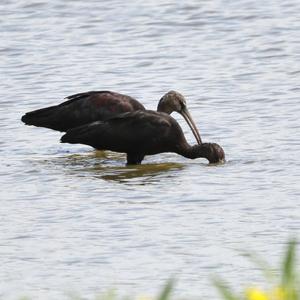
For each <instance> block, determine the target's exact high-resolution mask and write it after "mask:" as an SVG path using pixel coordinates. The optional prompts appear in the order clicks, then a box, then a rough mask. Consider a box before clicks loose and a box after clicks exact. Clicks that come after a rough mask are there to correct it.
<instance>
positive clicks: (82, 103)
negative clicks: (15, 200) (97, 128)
mask: <svg viewBox="0 0 300 300" xmlns="http://www.w3.org/2000/svg"><path fill="white" fill-rule="evenodd" d="M67 99H68V100H67V101H65V102H63V103H61V104H59V105H55V106H50V107H46V108H42V109H38V110H34V111H31V112H28V113H26V114H25V115H23V116H22V121H23V122H24V123H25V124H26V125H34V126H38V127H46V128H50V129H54V130H58V131H63V132H65V131H67V130H69V129H71V128H74V127H78V126H81V125H84V124H88V123H92V122H95V121H105V120H108V119H110V118H112V117H115V116H116V115H118V114H120V113H124V112H132V111H137V110H143V111H144V110H145V107H144V106H143V105H142V104H141V103H140V102H138V101H137V100H136V99H134V98H132V97H130V96H127V95H123V94H119V93H115V92H110V91H91V92H86V93H79V94H75V95H71V96H68V97H67ZM157 111H159V112H165V113H167V114H171V113H172V112H174V111H176V112H178V113H179V114H181V115H182V116H183V117H184V119H185V120H186V122H187V123H188V125H189V127H190V128H191V130H192V131H193V134H194V136H195V138H196V140H197V142H198V143H199V144H200V143H201V138H200V134H199V132H198V129H197V127H196V125H195V123H194V121H193V119H192V117H191V115H190V113H189V111H188V109H187V106H186V101H185V98H184V97H183V95H181V94H180V93H178V92H175V91H169V92H168V93H166V94H165V95H164V96H163V97H162V98H161V99H160V101H159V103H158V106H157Z"/></svg>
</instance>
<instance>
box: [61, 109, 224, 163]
mask: <svg viewBox="0 0 300 300" xmlns="http://www.w3.org/2000/svg"><path fill="white" fill-rule="evenodd" d="M61 142H62V143H70V144H85V145H89V146H92V147H94V148H96V149H99V150H111V151H115V152H124V153H126V154H127V164H140V163H141V162H142V160H143V159H144V157H145V156H146V155H153V154H158V153H164V152H175V153H177V154H179V155H182V156H184V157H186V158H190V159H195V158H200V157H204V158H206V159H207V160H208V161H209V162H210V163H218V162H223V161H224V160H225V154H224V151H223V149H222V148H221V146H219V145H218V144H215V143H201V144H198V145H195V146H191V145H189V144H188V142H187V141H186V139H185V137H184V134H183V131H182V129H181V127H180V125H179V124H178V123H177V121H176V120H175V119H174V118H172V117H171V116H170V115H168V114H166V113H163V112H156V111H151V110H145V111H134V112H127V113H123V114H119V115H117V116H115V117H113V118H111V119H108V120H106V121H97V122H93V123H90V124H86V125H83V126H80V127H76V128H72V129H70V130H68V131H67V133H66V134H64V135H63V136H62V138H61Z"/></svg>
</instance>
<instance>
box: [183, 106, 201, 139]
mask: <svg viewBox="0 0 300 300" xmlns="http://www.w3.org/2000/svg"><path fill="white" fill-rule="evenodd" d="M181 114H182V116H183V117H184V119H185V120H186V122H187V123H188V125H189V126H190V128H191V130H192V132H193V135H194V136H195V138H196V140H197V142H198V144H199V145H200V144H202V140H201V137H200V133H199V130H198V129H197V126H196V124H195V122H194V121H193V118H192V116H191V114H190V113H189V111H188V109H187V108H186V107H185V108H183V109H182V110H181Z"/></svg>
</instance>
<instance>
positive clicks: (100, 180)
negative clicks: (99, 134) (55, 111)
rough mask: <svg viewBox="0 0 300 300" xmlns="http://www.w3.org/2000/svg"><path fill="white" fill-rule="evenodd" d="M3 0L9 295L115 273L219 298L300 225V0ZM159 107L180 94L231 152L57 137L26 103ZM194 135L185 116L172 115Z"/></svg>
mask: <svg viewBox="0 0 300 300" xmlns="http://www.w3.org/2000/svg"><path fill="white" fill-rule="evenodd" d="M144 2H145V1H139V0H133V1H130V2H129V3H127V2H122V1H118V0H116V1H63V2H62V1H58V0H53V1H49V2H43V1H31V2H30V1H25V0H19V1H2V2H1V4H0V8H1V12H2V13H1V18H0V25H1V26H0V35H1V45H0V53H1V54H0V55H1V59H0V69H1V73H0V76H1V81H0V87H1V94H2V97H1V100H0V114H1V118H0V125H1V129H0V130H1V141H0V145H1V148H0V155H1V165H2V168H1V170H0V184H1V190H0V197H1V209H0V227H1V232H0V263H1V272H0V297H1V298H5V299H16V297H18V296H20V295H28V296H32V297H34V298H35V299H37V298H38V299H58V297H59V298H60V299H63V298H65V297H66V298H67V296H66V295H68V294H74V293H75V294H77V293H79V294H80V295H83V296H86V297H91V296H92V295H95V294H97V293H99V292H103V291H105V290H107V289H108V288H111V287H116V288H117V289H118V290H119V291H120V292H119V293H120V294H140V293H142V294H152V293H155V292H157V291H158V290H159V288H160V287H161V286H162V284H163V283H164V282H165V280H166V279H168V278H170V277H176V278H177V279H178V283H177V292H178V294H180V295H194V296H195V295H198V296H200V297H201V298H202V299H205V298H206V297H208V298H210V299H211V298H212V297H217V296H216V292H215V290H214V288H213V287H212V284H211V282H210V276H211V275H212V274H218V275H221V276H224V277H225V278H226V279H228V280H229V281H230V282H232V283H234V285H235V286H238V285H239V284H243V283H245V282H248V283H249V282H254V283H255V282H257V281H259V280H260V278H261V277H260V274H259V272H258V271H257V270H256V267H254V266H253V265H251V264H250V263H249V262H248V261H247V260H246V259H245V258H244V257H243V255H242V253H241V250H249V249H252V250H255V251H258V252H259V253H261V254H262V255H263V256H265V257H267V258H268V259H269V260H270V261H271V262H274V263H276V262H278V257H279V255H280V254H281V253H282V250H283V248H284V243H285V242H286V240H287V238H288V237H290V236H298V237H299V228H300V204H299V195H300V188H299V177H300V176H299V175H300V168H299V153H300V152H299V151H300V130H299V129H300V123H299V117H300V114H299V112H300V101H299V93H300V86H299V82H300V63H299V62H300V18H299V11H300V2H299V1H296V0H288V1H268V0H267V1H255V2H253V1H221V0H219V1H218V0H216V1H201V3H200V2H199V1H187V2H185V3H181V2H175V1H170V0H162V1H154V0H153V1H147V2H146V3H144ZM105 89H108V90H114V91H118V92H123V93H126V94H129V95H132V96H134V97H136V98H137V99H139V100H140V101H141V102H142V103H143V104H144V105H145V106H146V107H148V108H149V109H155V108H156V105H157V102H158V100H159V99H160V97H161V96H162V95H163V94H164V93H165V92H167V91H168V90H170V89H174V90H177V91H180V92H181V93H183V94H184V95H185V96H186V98H187V102H188V107H189V109H190V111H191V113H192V115H193V117H194V119H195V121H196V123H197V126H198V127H199V129H200V132H201V135H202V138H203V140H204V141H214V142H217V143H219V144H220V145H222V146H223V148H224V149H225V152H226V156H227V162H226V164H224V165H217V166H209V165H208V164H207V162H206V161H205V160H202V159H200V160H195V161H190V160H187V159H185V158H182V157H180V156H178V155H176V154H161V155H156V156H150V157H146V159H145V161H144V164H143V165H141V166H137V167H126V166H125V165H124V162H125V156H124V155H123V154H116V153H112V152H96V151H94V150H93V149H91V148H89V147H85V146H80V145H79V146H75V145H67V144H60V143H59V138H60V136H61V134H60V133H58V132H53V131H51V130H47V129H43V128H34V127H28V126H24V125H23V124H22V123H21V121H20V117H21V115H22V114H23V113H24V112H26V111H29V110H33V109H37V108H41V107H45V106H48V105H52V104H57V103H59V102H61V101H63V98H64V97H65V96H68V95H70V94H73V93H77V92H81V91H88V90H105ZM173 116H174V117H175V118H176V119H177V120H178V121H179V122H180V124H181V125H182V127H183V128H184V132H185V133H186V136H187V139H188V140H189V141H190V142H191V143H194V138H193V136H192V134H191V132H190V130H189V129H188V128H187V126H186V125H185V123H184V120H183V119H182V118H181V117H180V116H178V115H176V114H174V115H173Z"/></svg>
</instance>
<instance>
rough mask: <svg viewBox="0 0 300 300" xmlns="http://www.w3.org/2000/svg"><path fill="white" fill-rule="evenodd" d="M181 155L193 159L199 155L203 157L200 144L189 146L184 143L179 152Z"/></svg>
mask: <svg viewBox="0 0 300 300" xmlns="http://www.w3.org/2000/svg"><path fill="white" fill-rule="evenodd" d="M179 154H181V155H182V156H184V157H186V158H190V159H195V158H199V157H204V158H206V157H205V155H204V153H202V151H201V145H195V146H191V145H189V144H186V145H185V146H184V147H183V148H182V149H181V151H180V153H179Z"/></svg>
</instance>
